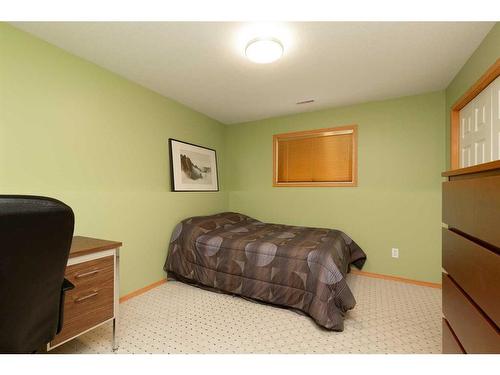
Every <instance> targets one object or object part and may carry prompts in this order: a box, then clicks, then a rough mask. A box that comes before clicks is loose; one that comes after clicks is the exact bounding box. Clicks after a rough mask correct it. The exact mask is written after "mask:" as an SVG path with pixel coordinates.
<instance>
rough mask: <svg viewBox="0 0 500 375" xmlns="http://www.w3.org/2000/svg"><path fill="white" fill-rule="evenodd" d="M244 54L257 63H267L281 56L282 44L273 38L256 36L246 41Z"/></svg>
mask: <svg viewBox="0 0 500 375" xmlns="http://www.w3.org/2000/svg"><path fill="white" fill-rule="evenodd" d="M245 55H246V57H248V59H249V60H250V61H253V62H254V63H257V64H269V63H272V62H274V61H276V60H278V59H279V58H280V57H281V56H283V45H282V44H281V42H280V41H279V40H278V39H275V38H256V39H253V40H251V41H250V42H248V44H247V46H246V48H245Z"/></svg>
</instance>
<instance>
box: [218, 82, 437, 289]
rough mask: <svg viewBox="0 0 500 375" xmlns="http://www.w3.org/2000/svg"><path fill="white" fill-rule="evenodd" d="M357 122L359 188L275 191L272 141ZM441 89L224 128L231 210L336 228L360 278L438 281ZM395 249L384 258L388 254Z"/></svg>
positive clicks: (314, 188) (276, 219)
mask: <svg viewBox="0 0 500 375" xmlns="http://www.w3.org/2000/svg"><path fill="white" fill-rule="evenodd" d="M353 123H354V124H358V126H359V128H358V130H359V134H358V137H359V138H358V140H359V146H358V158H359V164H358V165H359V175H358V177H359V186H358V187H354V188H352V187H351V188H349V187H345V188H343V187H322V188H320V187H309V188H295V187H273V186H272V136H273V134H278V133H284V132H290V131H298V130H306V129H317V128H324V127H330V126H340V125H347V124H353ZM444 125H445V95H444V91H440V92H435V93H430V94H426V95H419V96H412V97H405V98H399V99H393V100H387V101H381V102H372V103H365V104H360V105H354V106H349V107H343V108H335V109H328V110H323V111H318V112H309V113H302V114H297V115H292V116H285V117H279V118H273V119H268V120H262V121H255V122H251V123H245V124H237V125H228V126H227V132H226V137H227V138H226V159H225V172H226V174H225V181H226V187H227V189H228V191H229V208H230V210H232V211H239V212H242V213H245V214H248V215H250V216H253V217H255V218H257V219H260V220H265V221H270V222H275V223H287V224H294V225H306V226H318V227H329V228H338V229H341V230H343V231H344V232H346V233H348V234H349V235H351V236H352V237H353V239H354V240H355V241H357V242H358V244H359V245H360V246H361V247H362V248H363V249H364V250H365V251H366V253H367V254H368V261H367V262H366V266H365V270H366V271H372V272H377V273H382V274H388V275H396V276H403V277H407V278H412V279H417V280H425V281H431V282H439V281H440V278H441V276H440V273H441V232H440V231H441V176H440V173H441V172H442V171H443V169H444V166H445V160H444V153H443V148H444V143H445V142H444V135H445V129H444ZM392 247H397V248H399V251H400V257H399V259H393V258H391V248H392Z"/></svg>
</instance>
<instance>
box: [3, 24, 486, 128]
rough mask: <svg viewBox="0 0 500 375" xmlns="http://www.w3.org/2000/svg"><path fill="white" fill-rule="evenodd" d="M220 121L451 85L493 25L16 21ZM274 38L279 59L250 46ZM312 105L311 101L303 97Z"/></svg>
mask: <svg viewBox="0 0 500 375" xmlns="http://www.w3.org/2000/svg"><path fill="white" fill-rule="evenodd" d="M13 24H14V26H16V27H18V28H20V29H23V30H25V31H28V32H30V33H32V34H35V35H37V36H38V37H40V38H42V39H45V40H46V41H48V42H50V43H53V44H55V45H57V46H59V47H61V48H63V49H65V50H67V51H69V52H72V53H74V54H75V55H78V56H80V57H83V58H85V59H87V60H90V61H92V62H94V63H96V64H98V65H100V66H102V67H104V68H107V69H109V70H111V71H113V72H116V73H118V74H120V75H122V76H124V77H126V78H128V79H130V80H132V81H134V82H137V83H139V84H141V85H143V86H146V87H148V88H150V89H152V90H154V91H156V92H158V93H160V94H162V95H164V96H167V97H169V98H172V99H174V100H176V101H178V102H181V103H183V104H185V105H187V106H189V107H191V108H193V109H195V110H197V111H199V112H202V113H204V114H206V115H208V116H210V117H212V118H215V119H217V120H219V121H221V122H223V123H226V124H231V123H238V122H244V121H251V120H257V119H262V118H268V117H274V116H280V115H286V114H292V113H297V112H304V111H311V110H317V109H321V108H327V107H334V106H341V105H348V104H354V103H360V102H366V101H371V100H381V99H386V98H391V97H398V96H405V95H413V94H418V93H424V92H429V91H434V90H441V89H443V88H445V87H446V86H447V85H448V84H449V82H450V81H451V79H452V78H453V77H454V76H455V74H456V73H457V72H458V71H459V70H460V68H461V67H462V65H463V64H464V63H465V62H466V61H467V59H468V58H469V57H470V55H471V54H472V53H473V52H474V50H475V49H476V48H477V46H478V45H479V44H480V42H481V41H482V39H483V38H484V37H485V36H486V34H487V33H488V31H489V30H490V29H491V27H492V26H493V25H494V23H493V22H485V23H479V22H439V23H430V22H428V23H382V22H299V23H297V22H290V23H276V24H255V23H244V22H58V23H56V22H34V23H26V22H14V23H13ZM263 34H272V36H274V37H277V38H279V39H280V40H281V41H282V42H283V44H284V47H285V53H284V56H283V58H282V59H281V60H278V61H277V62H275V63H272V64H267V65H260V64H254V63H252V62H250V61H248V60H247V59H246V58H245V57H244V55H243V50H244V47H245V44H246V43H247V42H248V41H249V40H250V39H252V38H254V37H256V36H259V35H263ZM304 99H315V102H314V103H312V104H304V105H297V104H295V103H296V102H297V101H300V100H304Z"/></svg>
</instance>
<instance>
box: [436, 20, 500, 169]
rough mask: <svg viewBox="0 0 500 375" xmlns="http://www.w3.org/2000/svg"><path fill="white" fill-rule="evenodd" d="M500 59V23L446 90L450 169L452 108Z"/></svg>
mask: <svg viewBox="0 0 500 375" xmlns="http://www.w3.org/2000/svg"><path fill="white" fill-rule="evenodd" d="M499 58H500V23H498V22H497V23H496V24H495V26H493V28H492V29H491V31H490V32H489V33H488V35H486V38H484V40H483V41H482V42H481V44H480V45H479V47H478V48H477V49H476V50H475V51H474V53H473V54H472V56H471V57H470V58H469V59H468V60H467V62H466V63H465V64H464V66H463V67H462V69H460V71H459V72H458V74H457V75H456V76H455V78H453V80H452V81H451V83H450V84H449V85H448V87H447V88H446V149H445V152H446V165H447V169H449V167H450V108H451V107H452V106H453V104H455V102H456V101H457V100H458V99H459V98H460V97H461V96H462V95H463V94H464V93H465V92H466V91H467V90H468V89H469V88H470V87H471V86H472V85H473V84H474V83H475V82H476V81H477V80H478V79H479V78H480V77H481V76H482V75H483V74H484V73H485V72H486V71H487V70H488V68H489V67H490V66H491V65H493V64H494V63H495V61H496V60H497V59H499Z"/></svg>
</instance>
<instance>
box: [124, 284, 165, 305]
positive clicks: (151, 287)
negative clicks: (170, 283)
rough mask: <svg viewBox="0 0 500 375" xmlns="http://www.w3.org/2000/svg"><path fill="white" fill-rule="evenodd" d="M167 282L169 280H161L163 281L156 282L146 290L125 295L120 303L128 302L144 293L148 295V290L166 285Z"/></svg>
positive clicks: (145, 288) (146, 287)
mask: <svg viewBox="0 0 500 375" xmlns="http://www.w3.org/2000/svg"><path fill="white" fill-rule="evenodd" d="M166 282H167V279H161V280H158V281H156V282H154V283H153V284H150V285H146V286H145V287H144V288H141V289H138V290H136V291H134V292H132V293H129V294H125V295H124V296H123V297H120V303H122V302H125V301H128V300H129V299H131V298H134V297H137V296H138V295H141V294H143V293H146V292H147V291H148V290H151V289H154V288H156V287H157V286H160V285H162V284H165V283H166Z"/></svg>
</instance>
